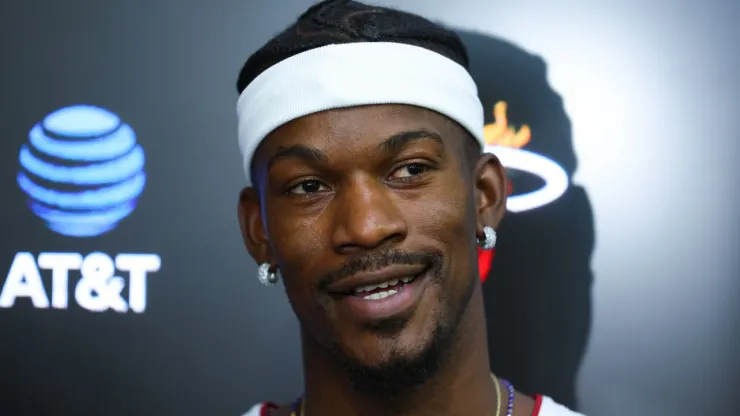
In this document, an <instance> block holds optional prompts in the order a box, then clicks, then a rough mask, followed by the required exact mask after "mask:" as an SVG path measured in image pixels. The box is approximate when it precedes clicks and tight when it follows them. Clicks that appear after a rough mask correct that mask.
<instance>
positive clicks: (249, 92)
mask: <svg viewBox="0 0 740 416" xmlns="http://www.w3.org/2000/svg"><path fill="white" fill-rule="evenodd" d="M466 66H467V55H466V52H465V49H464V47H463V46H462V43H461V42H460V40H459V38H458V37H457V36H456V35H455V34H454V33H452V32H449V31H447V30H445V29H443V28H441V27H439V26H437V25H435V24H433V23H431V22H429V21H427V20H425V19H423V18H421V17H418V16H415V15H412V14H408V13H403V12H400V11H396V10H391V9H386V8H379V7H371V6H367V5H364V4H361V3H358V2H354V1H346V0H329V1H323V2H321V3H318V4H316V5H315V6H313V7H311V8H310V9H309V10H308V11H306V12H305V13H304V14H303V15H301V16H300V17H299V18H298V20H297V22H296V23H295V24H293V25H292V26H291V27H289V28H288V29H287V30H286V31H284V32H283V33H281V34H279V35H278V36H277V37H276V38H274V39H272V40H271V41H270V42H268V43H267V45H265V46H264V47H263V48H262V49H260V50H259V51H257V52H256V53H255V54H254V55H252V57H250V58H249V60H248V61H247V63H246V64H245V65H244V67H243V69H242V71H241V73H240V76H239V81H238V90H239V92H240V94H241V95H240V98H239V102H238V105H237V112H238V117H239V145H240V148H241V151H242V155H243V161H244V169H245V172H246V174H247V178H248V180H249V181H250V183H249V185H248V186H247V187H246V188H245V189H244V190H243V191H242V192H241V194H240V199H239V211H238V215H239V221H240V225H241V229H242V235H243V237H244V241H245V244H246V247H247V249H248V251H249V253H250V254H251V255H252V257H253V258H254V259H255V260H256V261H257V263H258V264H259V265H260V266H259V272H258V275H259V276H258V278H259V279H260V281H261V282H262V283H264V284H266V285H273V284H275V283H276V282H277V280H278V279H279V277H278V276H279V275H281V276H282V277H283V282H284V286H285V291H286V294H287V296H288V300H289V301H290V303H291V306H292V307H293V310H294V311H295V313H296V316H297V317H298V319H299V321H300V324H301V347H302V351H303V373H304V377H305V392H304V394H303V396H302V397H301V398H299V399H297V400H296V401H295V402H294V403H292V404H290V405H285V406H277V405H273V404H269V403H265V404H260V405H257V406H255V407H254V408H253V409H252V410H251V411H250V412H249V413H247V415H250V416H252V415H254V416H257V415H296V416H298V415H306V416H333V415H341V416H349V415H373V416H377V415H465V416H470V415H476V416H477V415H514V416H524V415H540V416H565V415H574V413H572V412H570V411H569V410H567V409H565V408H564V407H562V406H559V405H557V404H555V403H554V402H553V401H552V400H550V399H548V398H544V397H541V396H536V397H534V398H532V397H527V396H525V395H523V394H519V393H517V392H515V391H514V389H513V387H512V386H511V385H510V384H508V383H507V382H506V381H504V380H499V379H498V378H496V377H495V376H493V375H492V374H490V372H489V361H488V344H487V341H486V322H485V313H484V308H483V296H482V290H481V283H480V280H479V278H478V264H477V249H476V246H480V247H482V248H483V249H485V250H491V249H492V248H493V247H494V246H495V243H496V233H495V231H494V230H495V228H496V227H497V225H498V223H499V221H500V220H501V217H502V216H503V214H504V212H505V205H506V204H505V202H506V193H507V190H506V181H505V177H504V171H503V168H502V166H501V164H500V163H499V161H498V160H497V159H496V157H495V156H494V155H491V154H481V144H482V143H483V108H482V106H481V103H480V100H479V99H478V96H477V91H476V87H475V83H474V82H473V80H472V78H471V77H470V75H469V74H468V72H467V71H466ZM278 273H279V275H278ZM267 376H269V375H267Z"/></svg>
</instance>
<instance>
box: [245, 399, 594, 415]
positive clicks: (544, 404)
mask: <svg viewBox="0 0 740 416" xmlns="http://www.w3.org/2000/svg"><path fill="white" fill-rule="evenodd" d="M537 410H539V412H537ZM250 416H251V415H250ZM533 416H584V415H582V414H580V413H576V412H574V411H572V410H570V409H568V408H567V407H565V406H563V405H561V404H558V403H557V402H555V401H554V400H553V399H551V398H549V397H547V396H539V397H538V398H537V405H536V407H535V413H534V415H533Z"/></svg>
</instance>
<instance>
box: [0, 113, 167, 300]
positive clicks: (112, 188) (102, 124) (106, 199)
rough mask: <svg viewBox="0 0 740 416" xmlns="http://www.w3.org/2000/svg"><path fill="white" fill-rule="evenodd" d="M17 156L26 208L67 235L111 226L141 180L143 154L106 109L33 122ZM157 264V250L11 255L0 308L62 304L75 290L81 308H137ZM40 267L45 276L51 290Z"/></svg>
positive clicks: (129, 206) (129, 205) (129, 208)
mask: <svg viewBox="0 0 740 416" xmlns="http://www.w3.org/2000/svg"><path fill="white" fill-rule="evenodd" d="M19 161H20V166H21V169H20V171H19V173H18V176H17V181H18V185H19V186H20V188H21V190H23V192H24V193H25V194H26V195H27V196H28V201H27V202H28V206H29V208H30V209H31V211H33V213H34V214H36V216H38V217H39V218H41V219H42V220H43V221H44V223H45V224H46V226H47V227H48V228H49V229H50V230H52V231H54V232H56V233H57V234H61V235H64V236H67V237H75V238H90V237H96V236H99V235H101V234H104V233H107V232H110V231H112V230H113V229H115V228H116V226H118V224H119V222H120V221H121V220H123V219H124V218H126V217H127V216H129V215H130V214H131V213H132V212H133V210H134V208H135V207H136V203H137V199H138V197H139V196H140V195H141V193H142V191H143V190H144V185H145V183H146V174H145V172H144V151H143V149H142V148H141V146H140V145H138V144H137V143H136V134H135V133H134V131H133V129H132V128H131V127H130V126H129V125H128V124H126V123H124V122H122V121H121V119H120V118H119V117H118V116H117V115H115V114H113V113H111V112H110V111H107V110H105V109H102V108H98V107H93V106H88V105H77V106H71V107H66V108H62V109H60V110H57V111H55V112H53V113H51V114H49V115H48V116H46V117H45V118H44V119H43V120H42V121H41V122H39V123H38V124H36V125H35V126H33V128H32V129H31V131H30V133H29V135H28V142H27V143H26V144H24V145H23V146H22V147H21V150H20V154H19ZM69 245H70V246H73V245H74V240H70V243H69ZM73 251H74V250H73ZM160 267H161V259H160V257H159V255H157V254H118V255H113V256H111V255H108V254H105V253H102V252H95V253H90V254H88V255H83V254H82V253H75V252H69V253H40V254H39V255H38V257H37V258H36V257H35V256H34V255H33V254H32V253H28V252H21V253H16V255H15V257H14V259H13V263H12V265H11V266H10V270H9V271H8V275H7V278H6V279H5V282H4V283H3V286H2V290H0V308H10V307H12V306H14V305H15V304H16V300H17V299H18V298H28V299H30V301H31V303H32V304H33V306H34V307H36V308H40V309H46V308H49V307H52V308H56V309H67V307H68V303H69V298H70V296H69V291H70V288H74V289H73V291H74V298H75V300H76V302H77V304H78V305H79V306H80V307H82V308H84V309H87V310H90V311H93V312H103V311H106V310H113V311H116V312H127V311H132V312H136V313H141V312H144V310H145V309H146V304H147V302H146V298H147V291H146V286H147V285H146V281H147V277H148V275H149V274H151V273H154V272H156V271H158V270H159V268H160ZM42 271H46V272H47V273H48V275H49V277H50V279H48V280H47V281H49V282H50V285H49V286H50V288H51V290H49V291H48V294H49V295H47V288H46V287H45V285H44V279H43V278H44V276H42ZM118 272H120V274H121V275H120V276H119V275H118V274H119V273H118ZM73 274H77V276H73Z"/></svg>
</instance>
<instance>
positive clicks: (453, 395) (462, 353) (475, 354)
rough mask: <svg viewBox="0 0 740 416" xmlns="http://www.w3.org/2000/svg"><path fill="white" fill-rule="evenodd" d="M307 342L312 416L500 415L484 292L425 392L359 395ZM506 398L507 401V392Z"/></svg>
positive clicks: (307, 407) (477, 293)
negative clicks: (372, 395)
mask: <svg viewBox="0 0 740 416" xmlns="http://www.w3.org/2000/svg"><path fill="white" fill-rule="evenodd" d="M303 338H304V341H303V355H304V359H303V362H304V374H305V384H306V392H305V414H306V416H312V415H321V416H335V415H336V416H339V415H341V416H347V415H356V416H365V415H368V416H370V415H372V416H377V415H382V414H393V415H407V416H416V415H437V414H440V415H441V414H444V415H449V416H454V415H466V416H468V415H489V414H490V415H493V414H495V408H496V404H497V403H496V392H495V387H494V386H495V385H494V382H493V380H492V379H491V376H490V370H489V368H490V367H489V361H488V342H487V337H486V327H485V312H484V308H483V297H482V293H481V288H480V286H478V287H477V288H476V289H475V292H474V294H473V296H472V298H471V300H470V303H469V304H468V307H467V309H466V310H465V312H464V313H463V316H462V317H461V320H460V323H459V326H458V328H457V330H456V334H455V337H454V341H453V342H454V344H453V345H452V346H451V348H450V350H449V351H448V352H447V354H446V355H445V359H444V362H443V363H441V366H440V367H439V369H438V370H437V371H436V373H435V374H434V375H433V376H432V378H431V379H429V380H427V381H426V382H425V383H424V384H423V385H422V386H419V387H418V388H415V389H413V391H411V392H408V394H406V393H405V392H403V394H400V395H399V397H398V398H388V399H379V398H377V397H369V396H367V395H364V394H361V393H359V392H357V391H355V390H353V389H352V388H351V387H350V382H349V378H348V375H347V374H346V373H345V372H344V371H343V370H342V369H341V368H340V367H339V366H338V365H337V363H336V362H335V361H334V359H333V358H332V357H330V356H329V354H327V352H326V350H325V349H324V348H323V347H322V346H319V345H317V344H316V343H315V342H314V341H313V340H310V339H307V337H306V336H304V337H303ZM501 393H502V401H505V398H506V392H505V391H502V392H501Z"/></svg>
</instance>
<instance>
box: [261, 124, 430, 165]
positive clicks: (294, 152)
mask: <svg viewBox="0 0 740 416" xmlns="http://www.w3.org/2000/svg"><path fill="white" fill-rule="evenodd" d="M419 140H432V141H435V142H437V143H439V144H443V143H444V142H443V141H442V137H441V136H440V135H439V134H437V133H434V132H431V131H429V130H411V131H402V132H400V133H396V134H394V135H392V136H390V137H388V138H387V139H385V140H384V141H383V142H382V143H380V144H379V145H378V149H379V150H380V151H381V152H383V153H394V152H397V151H398V150H399V149H401V148H403V147H404V146H406V145H408V144H409V143H412V142H415V141H419ZM291 158H295V159H300V160H303V161H306V162H309V163H317V162H326V161H327V159H328V158H327V157H326V154H324V152H322V151H321V150H318V149H315V148H313V147H310V146H305V145H302V144H295V145H291V146H285V147H281V148H280V149H278V151H277V152H275V154H274V155H273V156H272V158H270V161H269V162H267V169H268V170H269V169H270V168H271V167H272V166H273V165H274V164H275V163H277V162H280V161H281V160H285V159H291Z"/></svg>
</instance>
